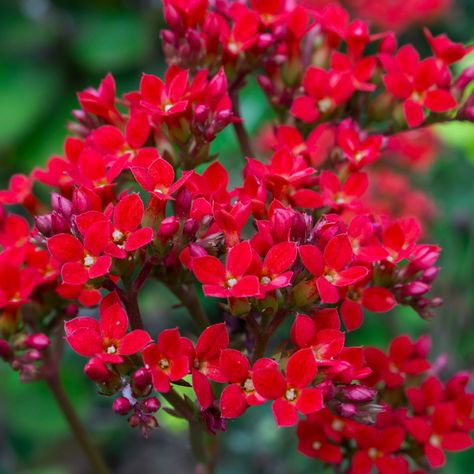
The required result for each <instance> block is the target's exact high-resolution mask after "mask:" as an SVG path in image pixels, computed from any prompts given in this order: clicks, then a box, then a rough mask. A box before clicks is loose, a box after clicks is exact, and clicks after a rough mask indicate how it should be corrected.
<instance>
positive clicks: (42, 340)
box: [25, 333, 51, 351]
mask: <svg viewBox="0 0 474 474" xmlns="http://www.w3.org/2000/svg"><path fill="white" fill-rule="evenodd" d="M50 342H51V341H50V340H49V337H48V336H47V335H46V334H43V333H38V334H30V335H29V336H28V337H27V338H26V339H25V346H27V347H29V348H30V349H36V350H38V351H43V350H44V349H46V348H47V347H48V346H49V344H50Z"/></svg>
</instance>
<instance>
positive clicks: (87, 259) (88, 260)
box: [84, 255, 95, 267]
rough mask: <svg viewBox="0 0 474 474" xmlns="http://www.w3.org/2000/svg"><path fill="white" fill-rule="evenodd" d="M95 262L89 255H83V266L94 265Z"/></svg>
mask: <svg viewBox="0 0 474 474" xmlns="http://www.w3.org/2000/svg"><path fill="white" fill-rule="evenodd" d="M94 263H95V258H94V257H92V256H91V255H86V256H85V257H84V266H85V267H92V265H94Z"/></svg>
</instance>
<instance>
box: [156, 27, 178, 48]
mask: <svg viewBox="0 0 474 474" xmlns="http://www.w3.org/2000/svg"><path fill="white" fill-rule="evenodd" d="M160 35H161V39H162V41H163V43H168V44H170V45H173V46H174V45H175V44H176V42H177V40H176V35H175V34H174V33H173V32H172V31H170V30H161V32H160Z"/></svg>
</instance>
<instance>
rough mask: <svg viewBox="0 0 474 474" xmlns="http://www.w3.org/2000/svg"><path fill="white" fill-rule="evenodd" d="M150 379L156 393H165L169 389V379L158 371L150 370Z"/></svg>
mask: <svg viewBox="0 0 474 474" xmlns="http://www.w3.org/2000/svg"><path fill="white" fill-rule="evenodd" d="M150 372H151V379H152V381H153V387H154V389H155V390H156V391H157V392H160V393H166V392H169V390H170V388H171V384H170V379H169V377H168V376H167V375H166V374H165V373H164V372H163V371H162V370H160V369H156V368H154V369H151V371H150Z"/></svg>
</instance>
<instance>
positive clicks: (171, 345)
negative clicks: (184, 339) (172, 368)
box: [158, 328, 181, 358]
mask: <svg viewBox="0 0 474 474" xmlns="http://www.w3.org/2000/svg"><path fill="white" fill-rule="evenodd" d="M158 346H159V348H160V350H161V351H162V352H163V353H164V354H165V355H166V356H167V357H171V358H173V357H177V356H179V355H181V336H180V334H179V329H178V328H171V329H165V330H163V331H161V332H160V334H159V336H158Z"/></svg>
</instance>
